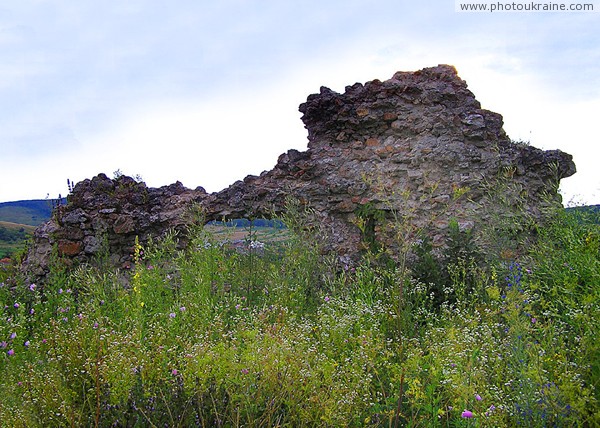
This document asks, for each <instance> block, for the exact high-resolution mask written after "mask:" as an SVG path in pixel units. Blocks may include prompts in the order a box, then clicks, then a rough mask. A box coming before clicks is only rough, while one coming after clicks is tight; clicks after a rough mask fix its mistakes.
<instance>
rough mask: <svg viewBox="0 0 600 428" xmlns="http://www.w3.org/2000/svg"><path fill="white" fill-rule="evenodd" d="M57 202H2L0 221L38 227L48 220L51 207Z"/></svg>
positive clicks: (37, 200) (38, 200)
mask: <svg viewBox="0 0 600 428" xmlns="http://www.w3.org/2000/svg"><path fill="white" fill-rule="evenodd" d="M57 202H58V200H51V199H35V200H29V201H16V202H2V203H0V221H6V222H9V223H16V224H24V225H29V226H39V225H40V224H42V223H45V222H46V221H47V220H48V219H49V218H50V216H51V215H52V209H53V206H54V205H56V203H57ZM60 202H61V203H63V204H64V203H66V199H65V198H63V199H62V200H60Z"/></svg>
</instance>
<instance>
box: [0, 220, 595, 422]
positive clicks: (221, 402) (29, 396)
mask: <svg viewBox="0 0 600 428" xmlns="http://www.w3.org/2000/svg"><path fill="white" fill-rule="evenodd" d="M594 215H595V214H594V213H591V212H565V211H564V210H561V211H559V212H556V213H555V214H554V217H553V219H552V221H551V222H548V223H546V224H545V225H543V226H542V225H538V226H537V237H536V240H535V242H533V243H531V244H530V246H529V248H528V251H527V252H526V253H522V254H519V255H517V254H515V253H514V252H512V251H511V252H505V253H498V254H490V253H485V252H483V251H482V250H481V249H480V248H479V247H478V246H477V242H476V241H475V240H474V238H473V236H472V235H471V234H470V233H469V232H468V231H464V230H463V231H461V230H460V229H459V228H458V227H455V226H451V227H450V229H449V235H448V241H447V244H448V245H447V250H445V252H444V253H443V254H437V253H436V252H435V251H434V250H433V249H432V246H431V245H430V243H429V242H428V241H427V240H426V239H424V240H421V241H418V242H415V243H410V245H408V244H407V245H404V248H406V249H407V251H408V250H410V253H411V254H414V255H415V256H414V257H413V258H411V259H407V260H408V261H407V263H406V264H404V263H398V261H397V260H396V261H394V260H393V259H390V258H386V257H381V254H378V253H373V252H369V251H367V253H366V254H365V256H364V259H363V262H362V263H361V264H359V265H358V266H344V265H342V266H340V265H339V263H338V262H337V261H336V258H335V256H333V255H332V256H331V257H327V256H323V255H322V254H321V250H320V248H319V244H318V242H319V240H318V239H317V238H318V236H316V235H318V230H316V231H315V230H307V229H306V228H304V227H303V213H298V212H293V211H290V213H289V215H288V217H287V218H284V219H283V221H284V222H285V223H286V224H287V225H288V226H289V230H287V231H285V233H286V237H285V239H279V240H278V239H272V240H271V241H270V242H262V241H261V240H260V239H259V238H258V237H257V236H256V235H255V234H252V233H251V234H250V236H249V237H248V238H247V240H246V245H245V246H244V247H243V248H241V249H240V248H237V249H231V248H229V247H227V246H223V245H221V243H220V240H219V239H216V238H215V235H214V234H211V233H209V232H208V231H207V230H206V229H205V228H198V229H197V230H193V231H191V234H192V236H193V239H192V240H191V243H190V245H189V246H188V248H187V249H185V250H178V249H177V246H176V245H175V240H176V237H175V236H169V237H167V238H165V239H164V240H162V241H161V242H154V243H149V244H148V245H146V246H142V245H140V244H139V243H138V244H136V246H135V249H134V256H135V257H134V259H135V265H134V266H133V267H132V269H131V272H126V273H122V272H116V271H111V270H110V269H108V268H107V264H103V260H102V258H100V259H99V260H97V264H96V266H88V267H85V266H81V267H79V268H77V269H76V270H75V271H73V272H70V273H69V271H68V270H67V267H66V266H65V265H64V264H63V263H62V261H61V260H60V258H58V257H57V258H56V260H55V263H54V266H53V269H52V271H51V274H50V277H49V278H48V281H47V283H46V284H44V285H42V284H31V283H27V282H24V281H23V280H21V279H19V278H18V275H16V274H14V272H4V273H2V275H3V277H2V278H1V280H0V282H1V287H0V308H1V309H0V310H2V320H1V321H0V350H1V351H2V354H1V355H0V390H1V391H2V400H0V420H1V421H2V424H3V425H5V426H14V427H19V426H23V427H24V426H27V427H37V426H39V427H42V426H43V427H49V426H56V427H62V426H72V427H75V426H102V427H104V426H130V427H135V426H140V427H141V426H153V427H164V426H181V427H187V426H207V427H212V426H216V427H219V426H221V427H241V426H246V427H259V426H262V427H272V426H282V427H283V426H290V427H291V426H294V427H295V426H319V427H321V426H331V427H338V426H356V427H358V426H381V427H398V426H410V427H512V426H527V427H563V426H564V427H573V426H581V427H588V426H598V425H599V424H600V408H599V406H598V401H599V399H600V391H599V389H598V388H599V385H600V383H599V382H600V345H599V343H598V340H597V339H598V337H599V336H598V334H599V327H600V287H598V285H599V284H600V227H599V225H598V221H597V217H595V218H590V216H594ZM377 251H383V250H381V249H379V250H377ZM507 254H509V255H510V257H507Z"/></svg>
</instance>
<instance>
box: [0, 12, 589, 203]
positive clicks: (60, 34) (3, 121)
mask: <svg viewBox="0 0 600 428" xmlns="http://www.w3.org/2000/svg"><path fill="white" fill-rule="evenodd" d="M458 1H460V0H456V2H458ZM486 1H488V2H489V1H490V0H486ZM584 1H585V2H586V3H591V4H593V5H594V7H595V11H594V12H541V11H540V12H503V13H489V12H481V13H466V12H459V11H457V10H458V7H457V4H456V3H455V0H431V1H427V2H416V1H414V0H410V1H406V0H390V1H388V0H343V1H338V0H302V1H295V0H288V1H282V0H211V1H208V0H177V1H172V0H169V1H167V0H128V1H122V0H103V1H98V0H96V1H92V0H77V1H73V0H46V1H45V0H18V1H17V0H0V202H6V201H17V200H26V199H44V198H46V197H48V198H56V197H58V195H59V194H60V195H62V196H65V195H66V194H67V193H68V186H67V179H68V180H70V181H71V182H78V181H81V180H84V179H86V178H92V177H93V176H95V175H97V174H99V173H105V174H107V175H108V176H109V177H112V176H114V175H115V172H117V171H118V172H120V173H124V174H127V175H131V176H140V177H141V178H142V179H143V180H144V181H145V182H146V183H147V184H148V185H149V186H151V187H160V186H163V185H168V184H171V183H174V182H176V181H181V182H182V183H183V184H184V185H185V186H186V187H189V188H195V187H197V186H202V187H204V188H205V189H206V190H207V191H209V192H213V191H218V190H221V189H223V188H226V187H227V186H228V185H230V184H232V183H234V182H235V181H236V180H240V179H243V178H244V177H245V176H246V175H248V174H255V175H258V174H260V173H261V172H262V171H264V170H269V169H271V168H272V167H273V166H274V165H275V164H276V162H277V157H278V156H279V155H280V154H281V153H284V152H286V151H287V150H289V149H298V150H305V149H306V147H307V138H306V137H307V133H306V130H305V129H304V126H303V124H302V122H301V120H300V117H301V114H300V113H299V112H298V106H299V104H301V103H302V102H304V101H305V100H306V98H307V96H308V95H309V94H312V93H317V92H319V88H320V87H321V86H327V87H329V88H331V89H333V90H335V91H337V92H343V91H344V88H345V86H347V85H352V84H354V83H355V82H362V83H364V82H366V81H369V80H373V79H380V80H386V79H389V78H391V77H392V76H393V75H394V73H395V72H396V71H415V70H419V69H422V68H424V67H431V66H435V65H438V64H451V65H454V66H455V67H456V69H457V70H458V74H459V76H460V77H461V78H462V79H464V80H465V81H466V82H467V84H468V85H469V89H470V90H471V91H472V92H473V93H474V94H475V96H476V98H477V99H478V100H479V101H480V103H481V104H482V108H485V109H488V110H492V111H495V112H497V113H500V114H502V115H503V117H504V129H505V131H506V132H507V133H508V135H509V136H510V137H511V138H512V139H513V140H522V141H529V142H530V144H531V145H533V146H535V147H539V148H541V149H545V150H551V149H560V150H563V151H565V152H567V153H570V154H572V155H573V157H574V160H575V163H576V165H577V170H578V172H577V173H576V174H575V175H574V176H573V177H570V178H567V179H564V180H563V181H562V182H561V190H560V191H561V193H562V195H563V203H564V204H565V205H580V204H599V203H600V172H599V171H598V170H599V167H598V165H597V163H596V162H598V160H599V159H600V133H599V132H598V129H597V127H598V124H599V123H600V120H599V119H600V0H584Z"/></svg>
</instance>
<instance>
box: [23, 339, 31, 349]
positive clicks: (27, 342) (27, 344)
mask: <svg viewBox="0 0 600 428" xmlns="http://www.w3.org/2000/svg"><path fill="white" fill-rule="evenodd" d="M30 344H31V343H30V342H29V340H26V341H25V343H24V344H23V346H25V347H26V348H28V347H29V345H30Z"/></svg>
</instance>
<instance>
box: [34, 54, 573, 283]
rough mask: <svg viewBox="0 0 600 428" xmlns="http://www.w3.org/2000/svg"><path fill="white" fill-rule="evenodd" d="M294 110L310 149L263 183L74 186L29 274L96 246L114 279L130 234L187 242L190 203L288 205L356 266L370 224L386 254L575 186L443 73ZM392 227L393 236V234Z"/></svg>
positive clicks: (321, 98)
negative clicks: (305, 212) (211, 187)
mask: <svg viewBox="0 0 600 428" xmlns="http://www.w3.org/2000/svg"><path fill="white" fill-rule="evenodd" d="M300 111H301V112H302V113H303V116H302V120H303V122H304V125H305V127H306V129H307V131H308V149H307V150H306V151H303V152H300V151H297V150H290V151H288V152H287V153H284V154H282V155H281V156H280V157H279V159H278V162H277V164H276V166H275V167H274V168H273V169H272V170H270V171H268V172H263V173H262V174H261V175H260V176H248V177H246V178H245V179H244V180H241V181H238V182H236V183H234V184H232V185H231V186H230V187H228V188H227V189H225V190H223V191H221V192H217V193H213V194H207V193H206V192H204V190H203V189H201V188H199V189H196V190H190V189H185V188H184V187H183V186H181V184H179V183H178V184H175V185H171V186H166V187H163V188H160V189H150V188H147V187H146V186H145V185H144V184H143V183H136V182H135V181H133V180H131V179H128V178H126V177H125V178H124V177H122V178H121V179H119V180H110V179H108V178H107V177H106V176H103V175H100V176H98V177H95V178H94V179H92V180H85V181H84V182H82V183H79V184H77V186H75V188H74V190H73V193H72V194H71V195H70V196H69V202H68V205H67V206H65V207H62V208H61V209H60V210H58V211H57V212H56V213H55V214H56V215H55V218H54V219H53V220H52V221H50V222H49V223H47V224H46V225H43V226H42V227H40V228H39V229H38V231H37V232H36V235H35V243H34V245H33V247H32V249H31V251H30V254H29V257H28V259H27V261H26V265H27V266H29V268H28V269H30V270H31V271H35V272H36V273H37V274H41V273H43V272H44V271H45V270H47V261H48V257H49V254H50V252H51V250H50V248H51V247H52V246H54V247H55V248H57V249H58V252H59V253H60V254H61V255H63V256H66V257H69V258H71V259H73V260H77V261H86V260H88V259H89V258H90V257H92V256H94V254H96V253H97V252H98V251H99V248H100V247H99V243H98V240H99V239H100V236H104V238H102V239H104V240H106V241H107V242H108V246H109V248H110V252H111V254H112V257H113V262H114V263H115V265H121V266H123V265H126V264H127V263H129V262H130V254H131V246H132V245H133V241H134V239H135V236H136V235H137V236H140V239H146V238H148V237H150V236H160V235H162V234H164V233H165V231H166V230H168V229H170V228H179V229H181V230H182V231H184V229H185V225H186V224H188V223H189V222H190V221H192V219H191V218H190V217H189V215H187V214H186V212H189V207H190V206H191V205H192V204H198V205H200V206H202V207H203V210H204V212H205V214H206V220H211V219H221V218H223V217H225V218H239V217H262V216H264V217H268V216H271V215H273V213H278V212H282V211H284V210H285V204H286V200H288V198H290V197H291V198H293V199H295V200H298V201H300V202H301V203H302V204H305V205H306V206H310V208H311V209H312V210H313V211H314V212H315V215H316V216H317V221H318V222H319V224H320V226H321V227H322V229H323V231H324V232H325V236H326V248H327V249H328V250H330V251H335V252H336V253H337V254H338V255H340V256H343V257H350V258H356V257H357V255H358V254H359V253H360V252H361V251H362V250H363V249H364V232H361V228H360V227H359V225H360V224H361V221H362V222H363V223H362V225H363V226H364V225H365V223H364V222H365V221H368V220H372V222H371V224H370V226H369V227H371V228H372V232H373V233H374V234H375V235H376V238H377V240H378V241H379V242H381V243H382V245H384V246H386V247H387V248H389V249H391V251H392V252H393V251H394V249H395V248H397V246H398V245H399V242H398V241H399V239H412V238H414V237H415V236H416V234H417V232H419V231H427V233H428V234H430V236H431V237H432V239H433V240H434V241H438V242H439V241H440V240H441V239H443V236H444V235H445V231H446V228H447V226H448V222H449V220H450V219H451V218H455V219H457V220H458V221H459V223H460V224H461V225H463V226H464V227H477V226H478V225H484V224H486V223H489V222H491V221H493V220H494V217H495V216H496V217H497V216H498V215H503V213H504V214H505V215H507V216H508V215H513V216H514V215H520V213H527V215H528V216H531V217H532V218H541V217H543V213H544V211H545V208H548V207H550V206H555V205H559V204H560V196H559V195H558V193H557V189H558V183H559V181H560V179H562V178H564V177H568V176H570V175H572V174H574V173H575V165H574V163H573V161H572V158H571V156H570V155H568V154H566V153H563V152H561V151H559V150H553V151H543V150H540V149H537V148H534V147H530V146H527V145H523V144H514V143H512V142H511V141H510V139H509V138H508V136H507V135H506V134H505V132H504V130H503V129H502V116H501V115H499V114H497V113H493V112H490V111H487V110H484V109H481V106H480V104H479V102H478V101H477V100H476V99H475V96H474V95H473V94H472V93H471V92H470V91H469V90H468V89H467V84H466V83H465V82H464V81H463V80H462V79H460V78H459V77H458V75H457V72H456V70H455V69H454V68H453V67H451V66H447V65H440V66H437V67H432V68H426V69H423V70H420V71H417V72H414V73H408V72H399V73H396V74H395V75H394V76H393V77H392V78H391V79H389V80H386V81H383V82H382V81H379V80H374V81H371V82H367V83H365V84H360V83H356V84H354V85H352V86H348V87H346V90H345V92H344V93H342V94H339V93H336V92H334V91H332V90H330V89H328V88H324V87H323V88H321V90H320V93H318V94H313V95H310V96H309V97H308V99H307V101H306V102H305V103H303V104H302V105H301V106H300ZM256 144H260V142H257V143H256ZM515 204H517V205H518V208H519V210H514V207H515ZM369 216H371V217H370V218H369ZM398 224H400V225H401V226H402V228H401V229H402V230H398V228H397V227H396V228H394V227H390V225H392V226H394V225H396V226H397V225H398ZM363 229H364V227H363Z"/></svg>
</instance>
